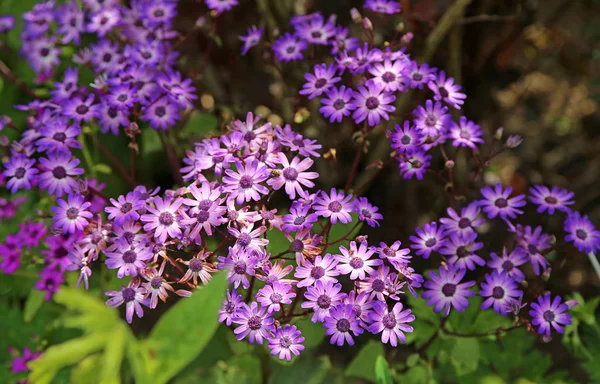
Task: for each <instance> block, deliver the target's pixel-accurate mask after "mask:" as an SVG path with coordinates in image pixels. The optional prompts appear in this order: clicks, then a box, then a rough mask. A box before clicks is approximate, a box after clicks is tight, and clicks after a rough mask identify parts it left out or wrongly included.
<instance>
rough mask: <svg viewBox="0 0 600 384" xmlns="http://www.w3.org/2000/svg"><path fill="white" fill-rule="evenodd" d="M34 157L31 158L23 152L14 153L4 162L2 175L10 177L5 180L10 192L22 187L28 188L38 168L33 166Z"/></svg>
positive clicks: (35, 177)
mask: <svg viewBox="0 0 600 384" xmlns="http://www.w3.org/2000/svg"><path fill="white" fill-rule="evenodd" d="M34 165H35V159H31V158H29V157H27V156H25V155H23V154H16V155H13V156H11V157H10V159H9V160H8V161H7V162H5V163H4V171H3V172H2V175H4V176H6V177H10V179H8V181H7V182H6V188H7V189H8V190H10V192H11V193H15V192H17V191H18V190H19V189H21V188H24V189H26V190H30V189H31V187H32V186H33V184H34V183H35V180H36V179H37V174H38V173H39V171H38V169H37V168H35V167H34Z"/></svg>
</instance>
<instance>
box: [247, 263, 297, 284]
mask: <svg viewBox="0 0 600 384" xmlns="http://www.w3.org/2000/svg"><path fill="white" fill-rule="evenodd" d="M261 269H262V271H263V272H264V273H265V275H264V276H263V275H256V278H257V279H259V280H262V281H264V282H265V284H268V285H271V284H273V283H274V282H276V281H279V282H281V283H286V284H296V283H297V281H296V280H293V279H286V278H285V277H286V276H287V275H289V274H290V272H292V270H294V266H293V265H285V260H277V261H276V262H275V263H272V262H271V261H270V260H267V261H266V262H265V263H263V265H262V267H261Z"/></svg>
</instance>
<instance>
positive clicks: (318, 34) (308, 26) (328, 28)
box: [294, 15, 335, 45]
mask: <svg viewBox="0 0 600 384" xmlns="http://www.w3.org/2000/svg"><path fill="white" fill-rule="evenodd" d="M294 27H295V28H296V33H297V34H298V36H299V37H300V38H302V39H304V40H305V41H307V42H308V43H312V44H318V45H327V44H328V43H329V39H331V38H332V37H333V35H335V24H334V23H332V22H330V21H325V18H324V17H323V16H321V15H315V16H314V17H311V18H310V19H308V20H306V21H304V22H302V23H299V24H296V25H295V26H294Z"/></svg>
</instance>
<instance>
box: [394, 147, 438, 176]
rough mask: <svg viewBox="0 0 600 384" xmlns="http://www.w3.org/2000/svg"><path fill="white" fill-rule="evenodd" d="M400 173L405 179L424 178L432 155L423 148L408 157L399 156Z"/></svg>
mask: <svg viewBox="0 0 600 384" xmlns="http://www.w3.org/2000/svg"><path fill="white" fill-rule="evenodd" d="M398 161H399V163H398V166H399V168H400V174H401V175H402V177H403V178H404V180H410V179H412V178H413V177H414V178H416V179H417V180H423V177H424V176H425V172H427V168H428V167H429V165H430V161H431V155H428V154H427V152H425V151H423V150H416V151H414V152H412V153H410V154H407V155H406V157H403V158H398Z"/></svg>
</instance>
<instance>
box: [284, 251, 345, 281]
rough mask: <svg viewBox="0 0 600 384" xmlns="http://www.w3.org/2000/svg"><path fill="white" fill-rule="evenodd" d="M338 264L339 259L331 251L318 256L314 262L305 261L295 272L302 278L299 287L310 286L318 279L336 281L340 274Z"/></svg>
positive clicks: (296, 275) (297, 276)
mask: <svg viewBox="0 0 600 384" xmlns="http://www.w3.org/2000/svg"><path fill="white" fill-rule="evenodd" d="M337 265H338V261H337V259H336V258H335V257H333V256H332V255H330V254H329V253H328V254H326V255H325V256H320V255H319V256H316V257H315V259H314V260H313V261H312V262H311V261H309V260H307V261H305V262H304V263H303V264H302V265H299V266H297V267H296V271H295V273H294V277H295V278H297V279H302V280H300V281H299V282H298V284H297V285H298V288H302V287H308V286H310V285H313V284H314V283H315V282H316V281H322V282H324V283H327V282H332V283H336V282H337V279H336V278H335V276H339V274H340V272H339V271H338V270H337V268H336V267H337Z"/></svg>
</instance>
